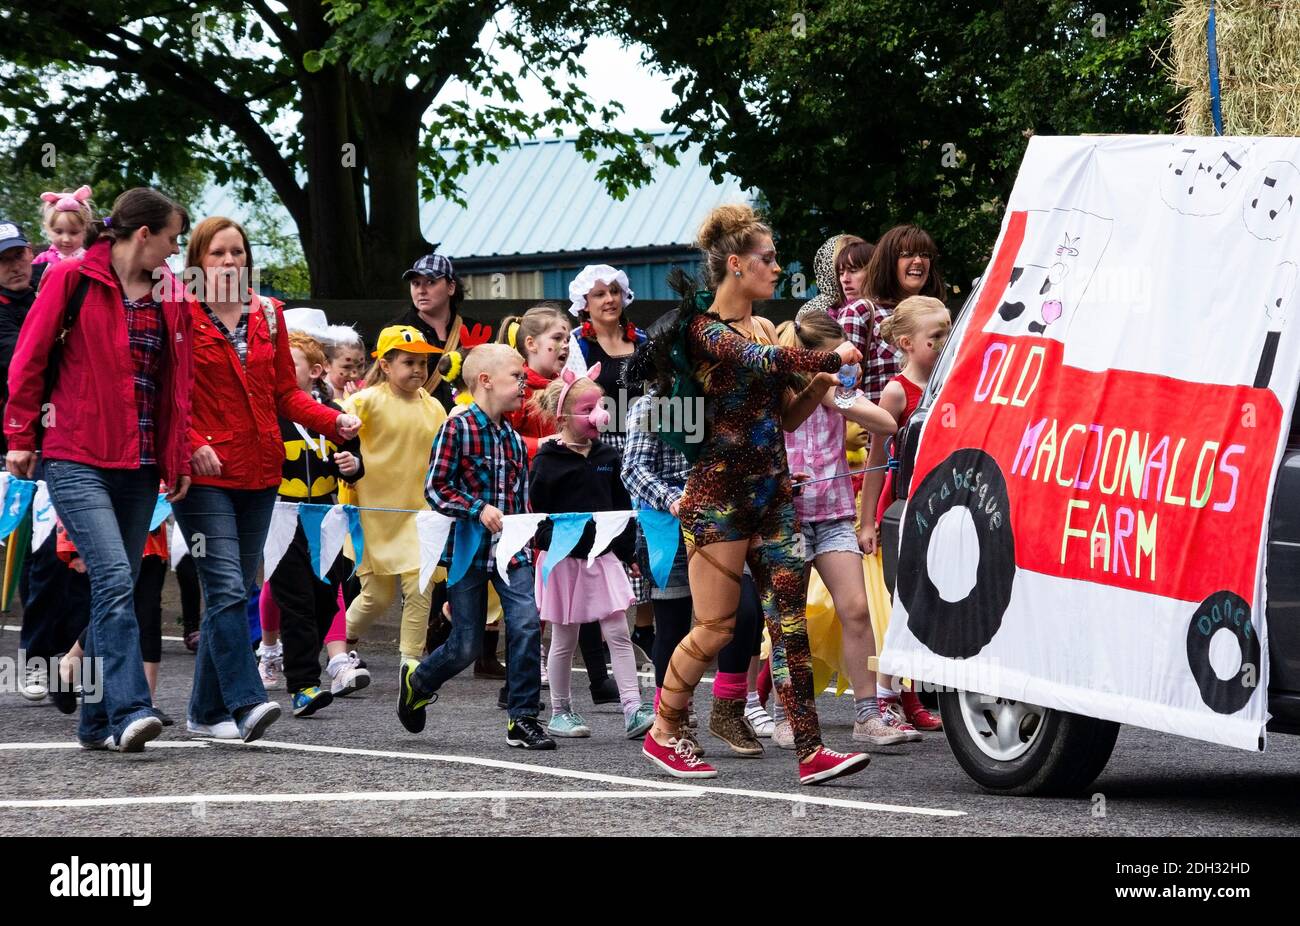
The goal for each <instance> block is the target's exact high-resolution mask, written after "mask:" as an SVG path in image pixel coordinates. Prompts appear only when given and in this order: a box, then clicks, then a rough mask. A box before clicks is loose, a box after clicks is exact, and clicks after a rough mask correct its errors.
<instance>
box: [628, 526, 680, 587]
mask: <svg viewBox="0 0 1300 926" xmlns="http://www.w3.org/2000/svg"><path fill="white" fill-rule="evenodd" d="M636 514H637V519H638V520H639V521H640V522H641V533H643V534H645V545H646V549H647V550H648V551H649V554H650V576H651V578H653V579H654V580H655V585H657V586H659V587H660V588H664V587H666V586H667V585H668V577H669V576H670V575H671V574H672V571H673V560H675V559H677V547H678V545H679V544H680V543H681V539H682V526H681V522H680V521H679V520H677V517H676V516H675V515H672V514H669V513H668V512H667V511H657V510H655V509H654V508H641V509H639V510H638V511H637V513H636Z"/></svg>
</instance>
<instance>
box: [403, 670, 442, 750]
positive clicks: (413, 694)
mask: <svg viewBox="0 0 1300 926" xmlns="http://www.w3.org/2000/svg"><path fill="white" fill-rule="evenodd" d="M418 665H419V663H418V662H404V663H402V669H401V672H400V674H399V675H398V683H397V685H398V687H397V692H398V694H397V719H398V720H400V721H401V722H402V726H403V727H405V728H406V732H408V733H419V732H420V731H421V730H423V729H424V709H425V707H427V706H428V705H429V704H432V703H433V702H434V701H437V700H438V696H437V695H436V694H431V695H421V694H419V693H418V692H417V691H416V690H415V687H414V686H413V685H412V684H411V676H412V675H413V674H414V673H415V669H416V666H418Z"/></svg>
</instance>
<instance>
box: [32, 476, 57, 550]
mask: <svg viewBox="0 0 1300 926" xmlns="http://www.w3.org/2000/svg"><path fill="white" fill-rule="evenodd" d="M56 520H57V519H56V518H55V516H54V502H52V501H51V500H50V490H49V488H48V487H47V486H46V485H45V481H44V480H41V481H39V482H37V483H36V494H35V495H33V496H32V549H33V550H39V549H40V548H41V547H42V546H44V545H45V541H46V540H48V539H49V538H50V534H52V533H54V522H55V521H56Z"/></svg>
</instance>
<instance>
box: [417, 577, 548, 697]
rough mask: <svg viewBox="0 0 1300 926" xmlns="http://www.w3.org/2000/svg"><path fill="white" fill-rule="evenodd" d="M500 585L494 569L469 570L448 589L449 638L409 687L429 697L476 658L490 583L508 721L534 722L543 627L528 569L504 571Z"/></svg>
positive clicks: (427, 660) (539, 677)
mask: <svg viewBox="0 0 1300 926" xmlns="http://www.w3.org/2000/svg"><path fill="white" fill-rule="evenodd" d="M506 575H508V576H509V578H510V580H509V581H508V582H503V581H502V580H501V576H500V575H498V573H497V571H496V570H495V569H492V570H490V571H489V570H484V569H480V568H479V567H477V566H471V567H470V569H469V572H467V573H465V577H464V578H463V579H461V580H460V581H459V582H457V583H456V584H455V585H452V586H449V587H448V588H447V601H448V602H449V603H450V604H451V617H452V620H451V636H449V637H448V638H447V641H446V642H445V643H443V644H442V646H440V647H438V648H437V649H436V650H434V651H433V652H432V653H430V654H429V655H428V656H425V657H424V661H423V662H421V663H420V667H419V668H418V669H416V670H415V674H414V676H413V679H412V680H413V682H414V685H415V687H416V688H417V689H419V690H420V691H424V692H428V693H432V692H435V691H437V690H438V689H439V688H441V687H442V686H443V683H445V682H446V681H447V680H448V679H449V678H452V677H453V676H455V675H456V674H458V673H459V672H461V671H462V670H464V669H465V668H466V667H467V666H469V665H470V664H471V663H473V662H474V660H476V659H478V655H479V651H480V650H481V649H482V648H483V617H482V615H483V614H484V613H486V611H487V584H488V582H489V581H490V582H491V583H492V585H493V587H494V588H496V590H497V596H498V597H499V598H500V599H501V611H502V613H503V614H504V618H505V625H506V670H507V671H506V685H507V692H508V695H509V705H510V706H509V709H508V713H509V714H510V719H511V720H518V719H519V718H520V717H536V716H537V711H538V705H539V704H541V697H542V623H541V620H540V618H539V617H538V614H537V602H536V600H535V599H534V597H533V596H534V590H533V567H532V566H516V567H515V568H513V569H508V570H506Z"/></svg>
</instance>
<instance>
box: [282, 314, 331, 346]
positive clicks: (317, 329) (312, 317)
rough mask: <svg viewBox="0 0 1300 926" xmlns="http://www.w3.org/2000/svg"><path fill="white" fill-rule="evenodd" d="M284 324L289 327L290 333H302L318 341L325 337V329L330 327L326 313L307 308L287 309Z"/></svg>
mask: <svg viewBox="0 0 1300 926" xmlns="http://www.w3.org/2000/svg"><path fill="white" fill-rule="evenodd" d="M284 323H285V324H286V325H288V326H289V330H290V331H301V332H302V333H303V334H305V335H308V336H309V337H313V338H315V339H316V340H318V341H319V340H321V339H322V338H324V337H325V329H326V328H328V327H329V322H328V321H327V320H326V318H325V313H324V312H322V311H321V310H320V309H312V308H308V307H307V306H301V307H299V308H296V309H285V310H284Z"/></svg>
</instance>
